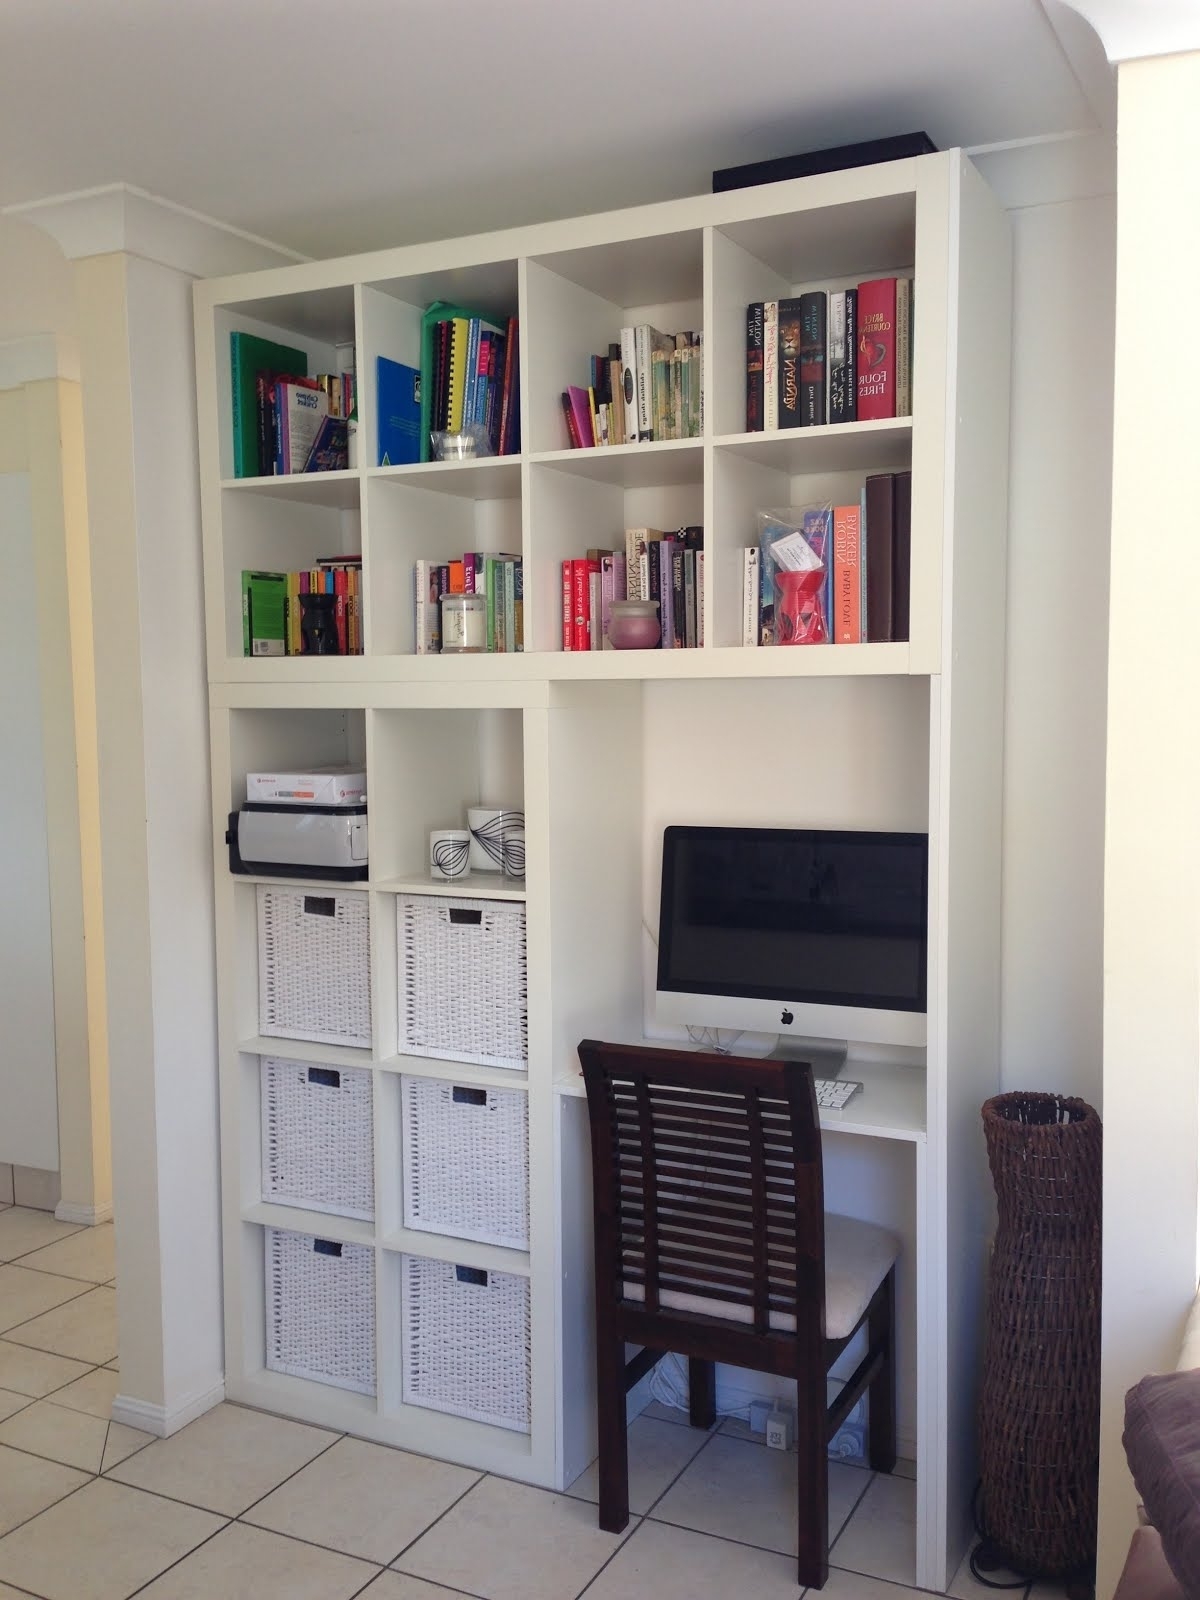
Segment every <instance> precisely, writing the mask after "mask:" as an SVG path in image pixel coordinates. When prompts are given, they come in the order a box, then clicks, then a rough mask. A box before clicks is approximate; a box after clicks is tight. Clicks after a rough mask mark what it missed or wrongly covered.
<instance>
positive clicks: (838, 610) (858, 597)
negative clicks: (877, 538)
mask: <svg viewBox="0 0 1200 1600" xmlns="http://www.w3.org/2000/svg"><path fill="white" fill-rule="evenodd" d="M861 539H862V517H861V514H860V508H859V507H858V506H857V505H853V506H834V508H833V617H832V619H831V627H830V631H829V637H830V638H831V639H832V640H833V642H834V644H858V642H859V640H860V639H861V638H862V594H861V584H862V562H861V559H860V550H859V547H860V544H861Z"/></svg>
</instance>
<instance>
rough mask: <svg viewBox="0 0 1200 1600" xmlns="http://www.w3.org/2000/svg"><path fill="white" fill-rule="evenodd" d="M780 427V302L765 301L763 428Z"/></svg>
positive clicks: (766, 429) (767, 430) (768, 429)
mask: <svg viewBox="0 0 1200 1600" xmlns="http://www.w3.org/2000/svg"><path fill="white" fill-rule="evenodd" d="M778 426H779V301H778V300H764V301H763V428H764V430H765V431H766V432H767V433H771V432H773V431H774V429H776V428H778Z"/></svg>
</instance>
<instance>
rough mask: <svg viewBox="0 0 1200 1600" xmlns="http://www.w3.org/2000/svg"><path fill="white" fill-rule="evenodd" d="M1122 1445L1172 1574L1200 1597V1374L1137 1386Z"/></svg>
mask: <svg viewBox="0 0 1200 1600" xmlns="http://www.w3.org/2000/svg"><path fill="white" fill-rule="evenodd" d="M1122 1442H1123V1443H1124V1445H1125V1454H1126V1456H1127V1458H1128V1460H1129V1470H1130V1472H1132V1474H1133V1481H1134V1483H1135V1484H1136V1485H1137V1488H1138V1493H1139V1494H1140V1495H1141V1497H1142V1500H1143V1501H1144V1502H1145V1506H1146V1513H1147V1515H1148V1516H1149V1518H1150V1521H1151V1522H1152V1523H1153V1524H1154V1526H1155V1528H1156V1529H1157V1530H1158V1533H1159V1535H1160V1537H1161V1539H1162V1548H1163V1554H1164V1555H1165V1556H1166V1558H1167V1561H1168V1563H1169V1564H1170V1567H1171V1571H1172V1572H1173V1573H1174V1574H1175V1577H1176V1578H1177V1579H1178V1581H1179V1584H1180V1586H1181V1587H1182V1589H1183V1591H1184V1593H1185V1594H1200V1371H1192V1372H1165V1373H1155V1374H1152V1375H1151V1376H1150V1377H1148V1378H1143V1379H1142V1380H1141V1382H1140V1383H1135V1384H1134V1386H1133V1388H1132V1389H1130V1391H1129V1393H1128V1394H1127V1395H1126V1396H1125V1433H1124V1436H1123V1441H1122Z"/></svg>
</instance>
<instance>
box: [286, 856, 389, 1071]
mask: <svg viewBox="0 0 1200 1600" xmlns="http://www.w3.org/2000/svg"><path fill="white" fill-rule="evenodd" d="M258 1027H259V1032H260V1033H263V1034H267V1035H271V1036H277V1037H280V1038H284V1039H311V1040H313V1041H314V1042H315V1043H317V1044H347V1045H367V1046H369V1045H370V1043H371V959H370V939H369V935H368V930H367V897H366V895H365V894H361V893H359V894H347V893H331V894H313V893H311V892H309V891H306V890H304V889H286V888H276V887H275V886H274V885H272V884H259V886H258Z"/></svg>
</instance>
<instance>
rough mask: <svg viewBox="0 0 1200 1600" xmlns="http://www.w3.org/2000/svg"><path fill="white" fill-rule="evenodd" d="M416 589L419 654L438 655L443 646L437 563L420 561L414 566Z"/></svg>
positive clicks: (416, 629)
mask: <svg viewBox="0 0 1200 1600" xmlns="http://www.w3.org/2000/svg"><path fill="white" fill-rule="evenodd" d="M413 582H414V587H415V590H416V624H415V630H414V633H415V638H416V644H417V654H418V655H419V656H431V655H437V653H438V652H439V651H440V650H441V648H442V615H441V606H440V605H439V603H438V602H439V600H440V598H441V597H440V595H439V594H438V576H437V564H436V562H433V561H423V560H422V561H418V562H416V564H415V565H414V568H413Z"/></svg>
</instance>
